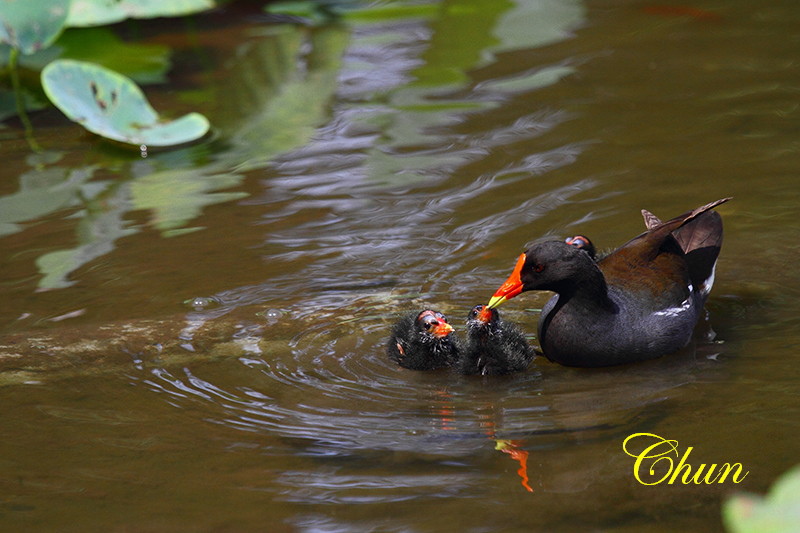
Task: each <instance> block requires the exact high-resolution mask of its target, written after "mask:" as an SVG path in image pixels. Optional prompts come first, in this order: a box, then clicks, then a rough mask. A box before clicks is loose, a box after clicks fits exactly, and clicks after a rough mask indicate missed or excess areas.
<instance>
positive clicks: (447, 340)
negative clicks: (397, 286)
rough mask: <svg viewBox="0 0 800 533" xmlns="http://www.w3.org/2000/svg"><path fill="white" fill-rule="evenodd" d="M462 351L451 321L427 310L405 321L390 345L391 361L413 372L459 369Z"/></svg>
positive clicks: (388, 350)
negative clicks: (457, 366)
mask: <svg viewBox="0 0 800 533" xmlns="http://www.w3.org/2000/svg"><path fill="white" fill-rule="evenodd" d="M461 351H462V347H461V343H460V341H459V340H458V338H457V337H456V336H455V333H454V331H453V327H452V326H451V325H450V324H448V323H447V317H445V316H444V315H443V314H442V313H440V312H438V311H433V310H431V309H425V310H423V311H420V312H419V313H411V314H410V315H407V316H405V317H403V318H401V319H400V320H399V321H398V322H397V323H396V324H395V325H394V328H393V329H392V335H391V336H390V337H389V341H388V343H387V344H386V352H387V353H388V354H389V357H390V358H391V359H392V360H394V361H395V362H397V364H399V365H400V366H402V367H405V368H410V369H412V370H433V369H436V368H444V367H448V366H453V365H455V364H456V363H457V362H458V360H459V358H460V355H461Z"/></svg>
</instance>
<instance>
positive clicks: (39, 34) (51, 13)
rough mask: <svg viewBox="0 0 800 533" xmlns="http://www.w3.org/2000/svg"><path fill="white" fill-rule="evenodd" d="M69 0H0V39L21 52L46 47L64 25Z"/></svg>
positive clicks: (30, 52)
mask: <svg viewBox="0 0 800 533" xmlns="http://www.w3.org/2000/svg"><path fill="white" fill-rule="evenodd" d="M69 3H70V0H36V1H31V0H4V1H2V2H0V42H4V43H8V44H10V45H11V46H12V47H14V48H16V49H18V50H19V51H20V52H22V53H23V54H32V53H34V52H36V51H38V50H41V49H42V48H47V47H48V46H50V45H51V44H53V41H55V40H56V37H58V35H59V34H60V33H61V30H62V29H64V23H65V21H66V20H67V15H68V14H69Z"/></svg>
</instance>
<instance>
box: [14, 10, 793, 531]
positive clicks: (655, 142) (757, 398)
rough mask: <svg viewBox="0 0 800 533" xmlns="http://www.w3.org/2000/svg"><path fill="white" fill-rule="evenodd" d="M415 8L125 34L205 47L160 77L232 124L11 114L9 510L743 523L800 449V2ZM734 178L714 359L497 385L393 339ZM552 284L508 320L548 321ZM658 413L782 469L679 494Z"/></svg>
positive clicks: (416, 520) (267, 526) (409, 522)
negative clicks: (525, 260)
mask: <svg viewBox="0 0 800 533" xmlns="http://www.w3.org/2000/svg"><path fill="white" fill-rule="evenodd" d="M395 6H396V7H398V9H392V10H388V9H384V10H376V11H375V12H372V13H370V12H369V11H367V12H366V13H361V14H360V16H352V17H350V18H348V19H346V20H345V21H344V22H342V23H340V24H330V25H321V26H318V27H305V26H303V25H297V24H291V23H284V22H280V21H275V20H274V19H269V18H268V17H265V16H264V15H263V14H261V13H260V11H258V9H256V8H254V9H249V8H239V7H232V8H229V9H227V10H226V11H224V12H219V13H215V14H212V15H206V16H200V17H196V18H194V19H192V22H191V23H187V24H182V23H179V24H175V21H164V22H153V23H151V24H143V23H137V24H132V25H122V26H120V27H119V28H116V31H117V32H118V33H119V34H120V35H122V36H124V37H125V38H127V39H133V38H135V40H136V41H137V42H140V43H143V44H151V45H159V46H162V47H165V46H166V47H169V49H170V50H171V52H172V56H171V57H172V69H171V70H170V71H169V72H168V74H167V79H168V81H169V83H167V84H163V85H153V86H147V87H145V90H146V92H147V94H148V96H149V98H150V99H151V100H152V101H153V103H154V106H155V107H156V108H158V109H168V110H170V112H171V113H173V115H174V116H178V115H179V114H182V113H184V112H188V111H190V110H196V111H200V112H202V113H204V114H206V115H207V116H208V117H209V118H210V120H211V121H212V123H213V124H214V126H215V134H214V135H213V136H212V137H211V138H210V139H208V140H206V141H204V142H202V143H199V144H197V145H194V146H190V147H186V148H183V149H180V150H176V151H169V152H152V151H151V152H150V153H148V154H146V155H147V157H142V156H141V155H140V154H139V153H138V151H136V152H134V153H129V152H126V151H125V150H122V149H120V148H118V147H113V146H110V145H109V144H107V143H105V142H103V141H101V140H99V139H97V138H95V137H92V136H90V135H89V134H86V133H84V132H83V130H81V129H80V128H79V127H78V126H75V125H72V124H70V123H68V122H67V121H66V119H64V118H63V117H62V116H61V115H60V114H59V113H58V112H57V111H55V110H51V111H45V112H41V113H39V114H36V115H33V117H32V119H33V123H34V128H35V134H36V138H37V141H38V142H39V144H40V145H42V147H43V148H44V150H45V151H44V152H43V153H38V154H36V153H33V152H31V151H30V148H29V146H28V143H27V142H26V139H25V137H24V135H23V133H22V132H21V129H20V128H19V127H18V124H17V123H16V122H15V121H13V120H12V121H9V122H8V127H6V128H5V129H3V130H0V137H2V141H0V151H2V159H3V161H4V163H3V169H2V171H0V172H1V173H2V180H0V195H1V196H0V268H1V269H2V272H3V275H2V279H0V281H1V282H2V283H0V302H2V304H0V328H1V329H0V383H2V386H0V418H2V420H3V424H2V426H0V487H1V488H2V494H3V497H2V499H0V520H2V523H3V524H4V527H6V528H8V530H14V531H35V530H47V531H53V530H59V531H302V532H334V531H397V532H400V531H402V532H434V531H456V530H458V531H469V532H483V531H521V532H522V531H615V532H617V531H618V532H629V531H631V532H632V531H664V532H674V531H679V530H684V531H721V530H722V529H723V526H722V521H721V505H722V502H723V501H724V500H725V498H726V497H727V496H728V495H729V494H732V493H734V492H736V491H739V490H745V491H750V492H761V493H763V492H765V491H766V490H767V489H768V487H769V486H770V485H771V483H772V482H773V481H774V480H775V479H776V478H777V477H778V476H779V475H780V474H781V473H783V472H785V471H786V470H788V469H789V468H790V467H792V466H793V465H794V464H796V463H797V462H798V459H800V458H799V457H798V444H797V443H798V442H800V407H799V406H800V397H799V396H798V378H800V364H799V363H800V320H799V319H798V317H800V303H799V302H800V269H798V268H797V264H798V261H799V260H800V247H798V245H797V239H798V235H800V233H798V230H800V224H798V220H799V219H800V218H799V217H798V215H800V186H798V180H797V176H796V173H797V169H798V168H800V104H798V87H800V70H798V68H797V61H798V57H800V39H798V38H797V32H796V21H797V18H798V16H800V7H798V6H797V4H796V2H790V1H784V2H780V1H768V2H760V3H753V2H745V1H740V0H734V1H729V2H724V3H713V2H712V3H708V2H704V3H701V4H696V5H695V4H693V5H692V6H691V7H688V6H683V5H671V4H658V3H655V4H654V3H648V2H639V1H625V2H606V1H586V2H580V1H576V0H573V1H565V0H539V1H527V0H518V1H505V2H498V1H495V0H492V1H487V2H474V1H466V0H463V1H443V2H440V3H436V2H431V3H426V4H423V5H422V7H419V6H416V7H409V6H412V4H406V3H403V2H400V3H397V4H395ZM384 7H385V6H384ZM404 7H405V8H406V9H403V8H404ZM175 28H178V29H177V30H176V29H175ZM725 196H733V197H735V199H734V200H733V201H732V202H730V203H728V204H726V205H724V206H721V207H720V208H719V209H718V210H719V212H720V213H721V214H722V216H723V219H724V222H725V231H726V234H725V243H724V246H723V250H722V254H721V257H720V260H719V264H718V268H717V278H716V285H715V287H714V291H713V292H712V294H711V298H710V300H709V302H708V305H707V308H708V311H709V321H708V323H707V324H704V325H703V326H701V328H700V329H701V330H702V331H699V332H698V335H697V337H698V339H697V341H696V342H695V343H693V344H692V345H691V346H690V347H689V348H687V349H686V350H684V351H682V352H681V353H678V354H674V355H671V356H668V357H664V358H662V359H659V360H656V361H652V362H648V363H644V364H639V365H631V366H625V367H620V368H611V369H600V370H582V369H570V368H565V367H561V366H558V365H555V364H552V363H549V362H547V361H546V360H544V359H543V358H538V359H536V360H535V361H534V362H533V363H532V364H531V366H530V367H529V369H528V370H527V371H526V372H524V373H520V374H517V375H513V376H506V377H496V378H493V379H488V378H480V377H462V376H454V375H451V374H449V373H447V372H413V371H409V370H404V369H401V368H398V367H396V365H394V364H393V363H391V362H390V361H389V360H388V359H387V358H386V356H385V353H384V344H385V342H386V337H387V334H388V331H389V328H390V325H391V324H392V322H393V321H394V320H395V318H396V317H397V315H398V314H399V313H402V312H404V311H410V310H415V309H420V308H422V307H423V306H426V305H430V306H434V307H436V308H439V309H441V310H442V311H444V312H445V313H447V314H448V316H450V318H451V322H452V323H454V324H455V325H456V327H457V329H459V330H461V331H462V332H463V319H464V318H465V317H466V314H467V311H468V310H469V309H470V308H471V307H472V306H473V305H475V304H477V303H484V302H486V301H487V299H488V297H489V296H490V295H491V293H492V292H493V291H494V289H496V288H497V286H498V285H499V284H500V283H501V282H502V281H504V280H505V277H506V276H507V274H508V273H509V272H510V269H511V267H512V266H513V263H514V260H515V258H516V256H517V255H518V254H519V253H520V251H521V250H522V249H523V248H524V246H525V244H526V243H527V242H529V241H530V240H533V239H536V238H540V237H542V236H545V235H552V236H558V237H565V236H569V235H573V234H576V233H584V234H586V235H589V236H591V238H592V239H593V240H594V241H595V243H596V244H598V245H599V247H601V248H606V247H614V246H617V245H619V244H621V243H623V242H625V241H626V240H627V239H628V238H630V237H632V236H634V235H636V234H638V233H639V232H640V231H641V230H642V228H643V225H642V220H641V217H640V214H639V210H640V209H642V208H646V209H649V210H651V211H653V212H654V213H655V214H656V215H659V216H660V217H662V218H665V217H666V218H669V217H672V216H675V215H677V214H679V213H682V212H684V211H686V210H689V209H691V208H694V207H696V206H699V205H702V204H704V203H707V202H710V201H712V200H715V199H717V198H722V197H725ZM548 297H549V295H547V294H544V293H542V294H536V293H528V294H526V295H524V296H522V297H520V298H517V299H515V300H513V301H511V302H509V303H507V304H505V305H504V317H505V318H507V319H510V320H512V321H514V322H516V323H518V324H520V325H521V326H522V327H523V328H524V329H525V331H526V332H527V333H528V334H529V335H530V338H531V340H532V341H534V342H535V331H536V328H535V324H536V320H537V318H538V309H539V308H541V306H542V305H543V304H544V302H545V301H546V299H547V298H548ZM637 432H642V433H653V434H656V435H659V436H662V437H664V438H667V439H673V440H677V441H678V442H679V448H680V450H681V452H683V451H684V450H686V449H687V448H688V447H690V446H691V447H693V450H692V452H691V459H689V462H690V463H691V464H692V465H693V466H698V465H700V464H701V463H707V464H710V463H720V464H721V463H724V462H731V463H733V462H739V463H741V464H742V465H743V467H744V469H745V470H746V471H748V472H749V474H748V475H747V477H746V478H745V479H744V481H743V482H742V483H739V484H735V483H733V482H732V481H730V480H728V481H727V482H725V483H722V484H713V485H706V484H700V485H695V484H689V485H684V484H682V483H680V481H678V482H676V483H674V484H667V483H661V484H658V485H653V486H644V485H642V484H640V483H639V482H637V481H636V479H635V477H634V470H633V464H634V459H633V458H632V457H629V456H628V455H626V454H625V453H624V452H623V449H622V442H623V440H624V439H625V438H626V437H627V436H628V435H631V434H633V433H637ZM676 460H677V459H676ZM523 465H524V467H525V468H522V466H523ZM528 489H530V490H528Z"/></svg>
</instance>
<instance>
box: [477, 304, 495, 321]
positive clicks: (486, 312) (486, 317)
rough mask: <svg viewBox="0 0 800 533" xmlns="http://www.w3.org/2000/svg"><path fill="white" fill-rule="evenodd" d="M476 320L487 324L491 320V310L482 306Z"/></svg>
mask: <svg viewBox="0 0 800 533" xmlns="http://www.w3.org/2000/svg"><path fill="white" fill-rule="evenodd" d="M478 320H480V321H481V322H483V323H484V324H488V323H489V322H490V321H491V320H492V310H491V309H489V306H484V307H483V309H481V311H480V313H478Z"/></svg>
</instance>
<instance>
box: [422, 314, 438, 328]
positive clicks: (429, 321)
mask: <svg viewBox="0 0 800 533" xmlns="http://www.w3.org/2000/svg"><path fill="white" fill-rule="evenodd" d="M438 325H439V321H438V320H436V319H435V318H433V317H432V316H426V317H425V319H424V320H423V321H422V326H423V327H424V328H425V330H426V331H429V330H430V329H431V328H432V327H434V326H438Z"/></svg>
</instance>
